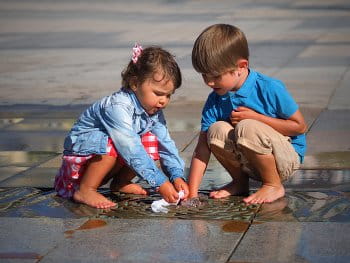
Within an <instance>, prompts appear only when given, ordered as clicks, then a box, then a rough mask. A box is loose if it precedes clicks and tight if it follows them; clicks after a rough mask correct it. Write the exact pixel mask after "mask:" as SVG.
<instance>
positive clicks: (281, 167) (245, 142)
mask: <svg viewBox="0 0 350 263" xmlns="http://www.w3.org/2000/svg"><path fill="white" fill-rule="evenodd" d="M207 139H208V145H209V148H211V145H215V146H217V147H218V148H219V149H220V153H215V152H213V154H214V155H216V154H219V155H220V156H223V155H224V158H231V159H230V160H232V159H234V160H235V161H237V163H238V165H240V166H241V168H242V170H243V171H244V172H246V173H248V174H249V176H250V177H252V178H253V179H256V180H260V181H261V177H260V175H259V173H258V172H257V171H256V170H255V169H254V167H252V166H251V165H250V164H249V162H248V161H247V159H246V158H245V156H244V155H243V153H242V151H241V149H242V147H245V148H248V149H250V150H252V151H254V152H256V153H258V154H271V153H272V154H273V155H274V157H275V161H276V166H277V171H278V173H279V175H280V178H281V181H285V180H287V179H288V178H290V177H291V176H292V174H293V172H294V171H295V170H296V169H298V168H299V166H300V159H299V155H298V154H297V153H296V151H295V150H294V147H293V146H292V144H291V140H290V138H289V137H288V136H284V135H282V134H280V133H279V132H277V131H276V130H274V129H273V128H271V127H270V126H268V125H266V124H264V123H262V122H259V121H256V120H250V119H247V120H242V121H240V122H239V123H238V124H237V125H236V126H235V127H233V126H232V125H231V124H230V123H228V122H225V121H218V122H216V123H214V124H213V125H211V126H210V128H209V130H208V132H207ZM216 149H217V148H216ZM212 150H213V149H212Z"/></svg>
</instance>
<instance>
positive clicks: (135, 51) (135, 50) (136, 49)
mask: <svg viewBox="0 0 350 263" xmlns="http://www.w3.org/2000/svg"><path fill="white" fill-rule="evenodd" d="M142 50H143V49H142V46H141V45H139V44H137V43H135V46H134V47H133V48H132V58H131V59H132V61H133V62H134V64H136V62H137V60H138V58H139V56H140V55H141V53H142Z"/></svg>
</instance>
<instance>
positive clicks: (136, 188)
mask: <svg viewBox="0 0 350 263" xmlns="http://www.w3.org/2000/svg"><path fill="white" fill-rule="evenodd" d="M111 191H112V192H117V191H119V192H122V193H126V194H134V195H147V191H146V190H145V189H143V188H142V187H141V186H140V185H138V184H133V183H130V184H125V185H123V186H120V185H118V184H113V186H112V184H111Z"/></svg>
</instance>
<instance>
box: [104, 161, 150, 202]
mask: <svg viewBox="0 0 350 263" xmlns="http://www.w3.org/2000/svg"><path fill="white" fill-rule="evenodd" d="M135 176H136V174H135V173H134V171H133V170H132V169H131V168H130V167H128V166H127V165H124V166H123V167H122V168H121V169H120V170H119V171H118V173H115V174H114V176H113V180H112V182H111V185H110V188H111V191H112V192H117V191H119V192H122V193H127V194H139V195H146V194H147V191H146V190H145V189H143V188H142V187H141V186H140V185H138V184H134V183H132V182H131V180H132V179H133V178H134V177H135Z"/></svg>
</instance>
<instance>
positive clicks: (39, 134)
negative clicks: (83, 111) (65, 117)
mask: <svg viewBox="0 0 350 263" xmlns="http://www.w3.org/2000/svg"><path fill="white" fill-rule="evenodd" d="M66 133H67V132H66V131H50V132H45V131H12V132H8V131H4V130H0V149H1V150H2V151H47V152H56V153H61V152H62V149H63V146H62V145H63V143H62V142H63V140H64V138H65V136H66Z"/></svg>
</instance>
